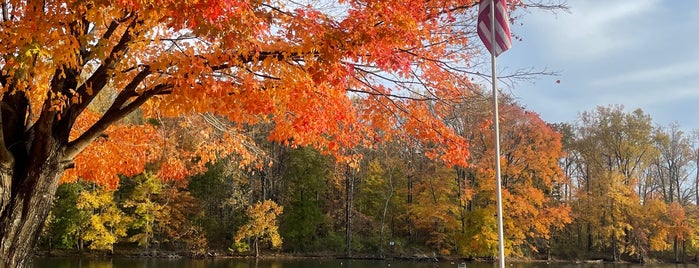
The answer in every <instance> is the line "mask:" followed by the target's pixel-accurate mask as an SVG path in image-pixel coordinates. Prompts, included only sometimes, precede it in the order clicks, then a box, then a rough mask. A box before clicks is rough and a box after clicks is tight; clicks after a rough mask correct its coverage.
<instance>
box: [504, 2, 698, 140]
mask: <svg viewBox="0 0 699 268" xmlns="http://www.w3.org/2000/svg"><path fill="white" fill-rule="evenodd" d="M567 6H568V7H569V8H570V10H569V11H568V12H565V11H559V12H556V13H551V12H549V11H542V10H526V11H521V10H520V11H516V12H515V13H514V14H513V15H514V16H517V17H519V19H518V20H517V21H516V22H515V23H514V24H513V25H512V26H511V30H512V33H513V34H514V35H516V36H517V37H519V38H521V40H513V47H512V48H511V49H510V50H508V51H507V52H505V53H503V54H502V55H500V56H499V57H498V60H497V63H498V70H499V73H501V74H506V73H512V72H514V71H516V70H519V69H530V68H534V70H543V69H545V70H548V71H554V72H557V73H558V76H539V77H538V78H537V79H536V80H534V81H533V82H532V81H520V82H517V83H515V84H514V85H513V86H511V87H510V88H508V89H506V90H507V91H508V92H509V93H511V94H513V95H515V97H516V98H517V99H518V101H519V102H520V103H521V104H522V105H523V106H525V107H526V108H527V109H529V110H531V111H534V112H537V113H539V115H540V116H541V117H542V119H544V120H545V121H547V122H551V123H554V122H569V123H573V122H574V121H575V120H576V119H578V117H579V114H580V113H581V112H583V111H591V110H593V109H594V108H595V107H596V106H607V105H616V104H621V105H623V106H624V107H625V110H626V111H627V112H630V111H632V110H635V109H637V108H640V109H642V110H643V111H644V112H645V113H646V114H648V115H650V116H651V117H652V118H653V122H654V124H656V125H660V126H667V125H669V124H671V123H678V124H679V125H680V127H681V128H682V129H685V130H692V129H699V1H696V0H567ZM557 80H560V83H557V82H556V81H557Z"/></svg>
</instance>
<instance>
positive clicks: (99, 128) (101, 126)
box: [63, 84, 172, 161]
mask: <svg viewBox="0 0 699 268" xmlns="http://www.w3.org/2000/svg"><path fill="white" fill-rule="evenodd" d="M171 88H172V85H170V84H160V85H157V86H155V87H153V89H151V90H148V91H146V92H144V93H143V94H141V95H139V96H138V97H136V99H135V100H133V101H132V102H130V103H128V104H126V105H124V106H123V107H122V108H120V109H111V108H110V110H109V111H108V112H107V113H105V114H104V115H103V116H102V118H100V119H99V120H97V122H96V123H95V124H94V125H92V126H91V127H90V128H89V129H88V130H87V131H85V132H84V133H83V134H82V135H80V137H78V138H77V139H75V140H73V141H71V142H69V143H68V146H67V147H66V150H65V153H64V156H63V157H64V161H70V160H72V159H73V158H75V156H77V155H78V154H79V153H80V152H82V151H83V150H84V149H85V148H87V146H88V145H90V143H91V142H92V141H94V140H95V139H96V138H97V137H99V135H101V134H102V133H103V132H104V131H105V130H107V128H108V127H109V126H111V125H112V124H114V123H115V122H116V121H118V120H121V119H122V118H124V117H126V116H127V115H129V114H130V113H131V112H133V111H135V110H136V109H138V107H140V106H141V105H143V104H144V103H145V102H146V101H148V100H149V99H150V98H152V97H153V96H155V95H159V94H166V93H168V92H169V91H168V90H169V89H171Z"/></svg>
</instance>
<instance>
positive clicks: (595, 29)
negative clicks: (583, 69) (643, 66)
mask: <svg viewBox="0 0 699 268" xmlns="http://www.w3.org/2000/svg"><path fill="white" fill-rule="evenodd" d="M660 3H661V1H659V0H623V1H622V0H615V1H586V0H571V1H569V2H568V4H569V5H570V6H571V13H570V14H566V13H562V14H559V15H558V16H555V17H554V16H536V17H535V18H534V21H533V22H534V24H535V26H536V31H537V32H538V34H539V35H542V38H543V39H545V40H546V42H547V48H550V49H551V51H552V52H553V53H555V55H556V56H557V57H558V58H560V59H562V60H594V59H598V58H601V57H604V56H606V55H609V54H611V53H614V52H617V51H619V50H622V49H628V48H629V47H633V46H636V45H640V44H643V43H644V42H642V41H641V40H639V38H641V37H642V36H638V35H633V34H631V33H630V31H629V28H632V27H634V26H635V24H634V21H635V20H638V19H643V17H645V16H648V13H650V12H653V11H654V10H657V7H658V5H659V4H660Z"/></svg>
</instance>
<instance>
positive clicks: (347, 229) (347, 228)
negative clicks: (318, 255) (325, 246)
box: [345, 166, 354, 258]
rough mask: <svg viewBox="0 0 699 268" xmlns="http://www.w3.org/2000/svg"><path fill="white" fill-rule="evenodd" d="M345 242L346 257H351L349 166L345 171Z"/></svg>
mask: <svg viewBox="0 0 699 268" xmlns="http://www.w3.org/2000/svg"><path fill="white" fill-rule="evenodd" d="M345 179H346V181H345V191H346V196H345V197H346V200H345V243H346V244H347V257H348V258H350V257H352V199H353V198H352V195H353V194H354V174H353V171H352V168H351V167H349V166H348V167H347V171H346V173H345Z"/></svg>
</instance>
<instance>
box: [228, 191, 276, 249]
mask: <svg viewBox="0 0 699 268" xmlns="http://www.w3.org/2000/svg"><path fill="white" fill-rule="evenodd" d="M283 211H284V207H282V206H280V205H278V204H277V203H276V202H274V201H272V200H265V201H263V202H257V203H256V204H254V205H252V206H251V207H250V208H248V210H247V216H248V217H249V221H248V223H246V224H245V225H243V226H242V227H240V229H239V230H238V232H236V234H235V242H236V243H240V242H241V241H242V240H243V239H253V243H254V245H255V257H259V256H260V249H259V243H260V242H263V241H269V242H270V243H271V244H272V247H273V248H278V247H280V246H281V245H282V237H281V236H280V235H279V224H278V223H277V218H278V217H279V215H281V214H282V212H283Z"/></svg>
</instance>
